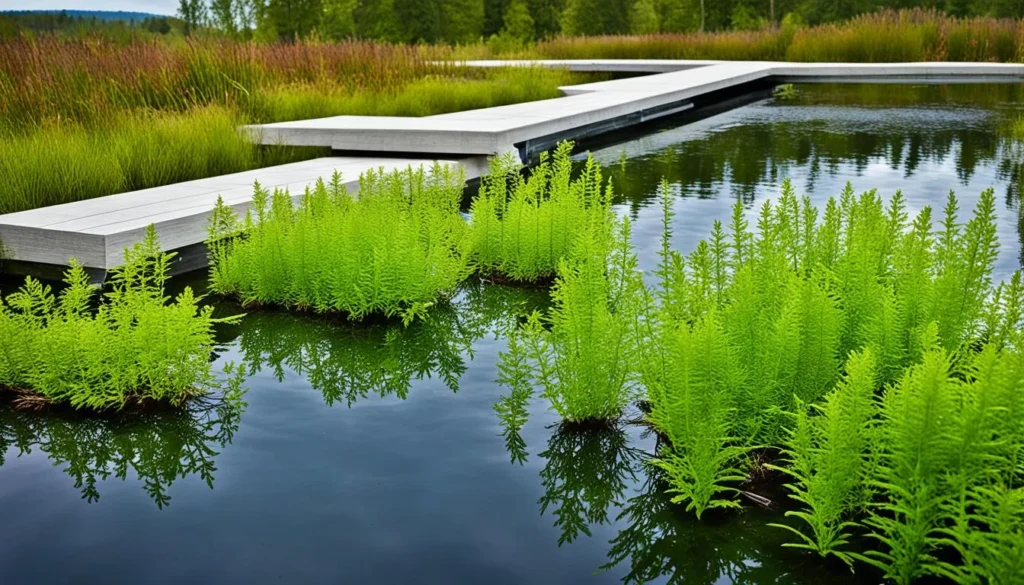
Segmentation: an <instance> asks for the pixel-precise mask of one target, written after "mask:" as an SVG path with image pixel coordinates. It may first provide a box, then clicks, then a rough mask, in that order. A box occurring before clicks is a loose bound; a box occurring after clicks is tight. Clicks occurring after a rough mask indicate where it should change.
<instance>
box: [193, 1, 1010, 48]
mask: <svg viewBox="0 0 1024 585" xmlns="http://www.w3.org/2000/svg"><path fill="white" fill-rule="evenodd" d="M180 3H181V4H180V10H179V13H178V16H179V17H180V18H181V19H182V20H183V21H184V22H185V23H186V31H187V30H189V29H191V30H195V29H196V28H199V27H202V26H210V27H213V28H215V29H218V30H220V31H223V32H224V33H227V34H229V35H233V36H240V37H245V38H257V39H260V40H295V39H299V38H306V37H309V36H312V35H316V36H318V37H320V38H324V39H332V40H337V39H344V38H361V39H376V40H383V41H389V42H396V43H418V42H427V43H438V42H445V43H468V42H474V41H478V40H480V39H482V38H483V39H487V38H491V37H495V36H499V37H505V38H508V39H513V40H518V41H521V42H530V41H534V40H537V39H544V38H549V37H552V36H555V35H559V34H565V35H602V34H629V33H633V34H647V33H655V32H686V31H700V30H705V31H717V30H729V29H740V30H744V29H756V28H762V27H766V26H770V25H772V24H775V23H779V22H781V21H782V20H783V19H784V18H785V19H789V20H791V21H793V22H796V23H801V24H810V25H813V24H821V23H826V22H833V21H839V20H844V19H848V18H851V17H854V16H856V15H858V14H862V13H865V12H871V11H874V10H878V9H881V8H894V9H900V8H926V9H936V10H941V11H945V12H947V13H949V14H951V15H954V16H996V17H1021V16H1024V0H180Z"/></svg>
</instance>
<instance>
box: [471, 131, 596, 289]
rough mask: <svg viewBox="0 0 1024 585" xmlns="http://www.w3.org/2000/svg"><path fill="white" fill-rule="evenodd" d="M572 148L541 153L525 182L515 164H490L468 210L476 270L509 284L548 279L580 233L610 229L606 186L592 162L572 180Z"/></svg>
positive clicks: (498, 161) (564, 146) (562, 146)
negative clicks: (500, 278) (506, 281)
mask: <svg viewBox="0 0 1024 585" xmlns="http://www.w3.org/2000/svg"><path fill="white" fill-rule="evenodd" d="M572 148H573V143H572V142H562V143H560V144H559V145H558V147H557V148H556V149H555V151H554V153H553V155H551V156H549V155H548V153H543V154H542V155H541V159H540V164H538V165H537V166H536V167H535V168H534V169H532V171H531V172H530V176H529V177H528V178H526V179H524V178H523V177H522V176H521V175H520V171H521V167H522V165H520V164H519V163H518V161H515V160H511V159H508V158H496V159H494V160H493V161H492V166H491V173H490V175H488V176H486V177H484V178H482V179H481V182H480V192H479V194H478V195H477V197H476V198H475V199H474V200H473V205H472V209H471V216H472V224H473V233H472V237H473V251H474V254H475V258H476V262H477V264H478V269H479V270H481V271H482V272H484V273H485V274H488V275H492V276H500V277H504V278H508V279H511V280H514V281H524V282H538V281H544V280H547V279H550V278H551V277H553V276H554V275H555V273H556V271H557V269H558V266H559V262H560V261H561V260H562V259H563V258H566V257H567V256H568V255H569V254H570V252H571V250H572V248H573V245H574V243H575V241H576V239H577V238H578V237H579V235H580V234H582V233H585V232H586V231H587V230H589V229H592V228H593V229H598V230H600V229H606V226H607V225H610V223H611V221H612V214H611V207H610V205H611V198H612V193H611V186H610V185H608V186H606V185H604V184H603V180H602V177H601V169H600V167H599V166H598V165H597V163H595V162H594V160H593V158H588V159H587V162H586V164H585V165H584V167H583V170H582V173H581V174H580V176H579V177H577V178H575V179H573V177H572V159H571V154H572Z"/></svg>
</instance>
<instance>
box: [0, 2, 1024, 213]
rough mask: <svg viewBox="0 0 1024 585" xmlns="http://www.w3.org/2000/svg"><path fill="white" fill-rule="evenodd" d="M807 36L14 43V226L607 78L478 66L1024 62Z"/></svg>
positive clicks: (937, 31)
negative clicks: (273, 142)
mask: <svg viewBox="0 0 1024 585" xmlns="http://www.w3.org/2000/svg"><path fill="white" fill-rule="evenodd" d="M514 4H515V3H514ZM758 22H760V21H758ZM798 22H799V19H795V18H789V19H782V22H781V23H779V24H769V23H765V22H760V24H758V25H757V26H754V27H753V29H752V30H717V31H716V32H651V33H650V34H633V35H626V34H618V35H608V34H604V35H601V34H598V33H600V32H601V31H600V30H597V31H596V32H591V33H589V34H593V35H594V36H582V33H581V34H580V35H579V36H570V35H567V34H563V35H561V36H553V37H550V38H549V37H547V36H543V35H541V36H540V37H539V40H536V41H534V40H533V39H534V38H535V37H530V40H529V41H528V42H525V41H524V42H522V43H519V44H508V43H505V44H502V43H495V42H479V41H473V40H472V39H463V40H462V41H460V43H458V44H455V45H447V44H419V45H400V44H389V43H388V42H384V41H377V40H352V39H347V38H346V39H345V40H341V41H337V42H335V41H328V40H324V38H323V37H318V36H317V35H315V34H312V33H310V34H308V35H305V36H302V35H300V36H298V37H296V38H295V39H293V40H292V42H265V41H261V40H260V39H259V38H255V39H254V38H247V37H246V35H244V34H239V33H237V31H236V33H233V34H225V33H224V32H223V31H220V32H218V31H217V30H216V29H215V28H211V27H207V28H202V29H195V30H192V31H191V33H190V35H189V36H184V35H182V34H173V33H169V34H163V35H162V34H152V33H148V32H145V31H144V30H139V31H138V34H135V33H133V34H132V35H131V36H128V37H118V36H117V35H111V34H109V31H107V32H105V29H103V28H99V29H96V30H86V31H85V32H82V31H81V30H78V29H76V30H78V32H75V33H73V34H72V33H67V32H63V33H62V32H59V31H58V32H45V31H39V32H37V31H33V30H29V29H26V30H24V31H21V32H18V33H17V34H13V35H0V182H2V183H3V184H4V185H6V188H5V191H4V193H3V195H2V196H0V214H2V213H11V212H15V211H20V210H24V209H32V208H37V207H42V206H47V205H54V204H59V203H66V202H70V201H78V200H83V199H89V198H92V197H99V196H103V195H110V194H114V193H119V192H125V191H131V190H137V189H144V188H148V187H156V186H161V185H167V184H171V183H175V182H180V181H187V180H193V179H200V178H206V177H211V176H217V175H222V174H227V173H232V172H240V171H244V170H251V169H256V168H262V167H266V166H271V165H277V164H284V163H287V162H294V161H299V160H306V159H309V158H314V157H318V156H325V155H327V154H328V151H327V150H326V149H320V148H298V147H261V146H257V145H254V144H251V143H250V142H249V141H247V139H245V138H244V137H243V136H241V135H240V134H239V133H238V132H237V131H236V128H237V127H238V126H239V125H242V124H249V123H266V122H278V121H288V120H295V119H308V118H318V117H324V116H332V115H392V116H426V115H434V114H442V113H448V112H454V111H462V110H468V109H477V108H486V107H492V106H499V105H506V104H512V103H521V102H526V101H533V100H541V99H549V98H554V97H558V96H559V95H560V92H559V91H558V87H560V86H563V85H570V84H576V83H584V82H586V81H593V80H599V79H604V78H607V76H601V75H596V74H580V73H570V72H567V71H553V70H544V69H540V68H507V69H474V68H468V67H463V66H460V65H459V64H458V61H459V60H464V59H486V58H558V59H577V58H680V59H725V60H728V59H748V60H792V61H868V62H885V61H935V60H940V61H956V60H969V61H1006V62H1019V61H1022V60H1024V21H1021V20H1015V19H1009V18H992V17H988V16H979V17H973V18H956V17H952V16H947V15H945V14H943V13H940V12H937V11H934V10H922V9H914V10H903V11H899V12H896V11H891V10H887V11H882V12H877V13H871V14H865V15H861V16H856V17H854V18H852V19H850V20H846V21H842V22H823V23H821V24H817V25H813V26H807V25H800V24H798ZM734 28H744V27H735V26H734ZM746 28H749V27H746ZM584 32H586V31H584ZM250 36H251V35H250Z"/></svg>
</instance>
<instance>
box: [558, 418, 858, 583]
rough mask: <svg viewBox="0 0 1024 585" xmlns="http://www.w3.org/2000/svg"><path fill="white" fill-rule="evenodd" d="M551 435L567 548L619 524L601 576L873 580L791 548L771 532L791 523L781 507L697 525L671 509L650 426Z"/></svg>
mask: <svg viewBox="0 0 1024 585" xmlns="http://www.w3.org/2000/svg"><path fill="white" fill-rule="evenodd" d="M550 430H551V431H552V432H551V435H550V438H549V440H548V444H547V448H546V450H545V451H544V452H543V453H541V457H543V458H546V463H545V465H544V467H543V469H542V470H541V472H540V479H541V484H542V486H543V488H544V495H543V496H542V497H541V499H540V501H539V504H540V509H541V513H542V514H545V513H549V512H550V514H551V515H552V516H554V518H555V522H554V525H555V527H556V528H557V529H558V530H559V534H560V535H559V538H558V544H559V546H561V545H569V546H579V543H578V542H576V543H575V544H568V543H573V542H574V541H576V540H578V539H579V537H580V535H581V534H583V535H586V536H588V537H591V536H592V535H594V534H597V533H598V530H597V528H598V527H600V526H608V527H616V528H618V532H617V533H616V534H614V536H613V537H612V538H611V539H610V540H609V541H608V548H607V561H606V562H605V563H604V564H602V565H601V566H600V567H595V569H596V570H597V571H598V572H602V573H603V572H614V573H617V574H621V575H622V577H621V579H622V582H623V583H626V584H627V585H642V584H645V583H669V584H679V585H684V584H685V585H713V584H718V583H730V584H735V585H755V584H756V585H766V584H778V585H783V584H785V585H793V584H797V583H812V582H828V583H832V584H837V585H844V584H851V585H852V584H853V583H858V582H864V581H863V579H862V578H863V577H865V576H868V577H869V578H870V577H874V576H875V575H874V574H873V573H872V571H871V570H870V569H869V568H864V569H863V570H861V571H860V572H859V573H858V576H857V577H858V578H855V576H854V575H853V574H852V573H850V571H849V568H848V567H846V566H845V565H843V564H842V563H841V562H839V561H835V562H832V561H823V560H822V559H819V558H817V557H815V556H814V555H807V554H803V553H801V552H794V551H792V550H791V549H785V548H784V547H783V546H782V545H783V543H784V542H786V540H787V538H788V536H789V533H787V532H785V531H783V530H781V529H778V528H773V527H771V526H769V524H770V523H788V522H790V520H789V519H787V518H786V517H785V516H784V510H781V509H775V510H766V509H761V508H757V507H751V506H747V507H745V508H744V509H743V510H741V511H734V510H727V511H715V512H712V513H709V514H706V515H705V517H704V518H703V519H702V520H697V519H696V518H695V517H694V515H693V514H692V513H689V512H687V511H686V510H685V506H683V505H679V504H674V503H672V501H671V497H672V496H671V495H670V494H669V493H668V492H667V490H668V487H669V486H668V484H667V483H666V482H665V480H664V479H663V477H662V475H661V474H660V472H658V470H657V469H655V468H653V467H652V466H651V465H650V464H649V458H650V457H651V456H652V453H654V452H656V451H657V438H656V437H653V436H651V435H652V433H651V431H650V430H648V429H643V430H642V431H641V430H640V427H636V426H630V425H625V426H623V427H610V428H600V429H573V428H566V427H563V426H560V425H556V426H553V427H550ZM605 532H607V531H605ZM822 579H827V581H823V580H822Z"/></svg>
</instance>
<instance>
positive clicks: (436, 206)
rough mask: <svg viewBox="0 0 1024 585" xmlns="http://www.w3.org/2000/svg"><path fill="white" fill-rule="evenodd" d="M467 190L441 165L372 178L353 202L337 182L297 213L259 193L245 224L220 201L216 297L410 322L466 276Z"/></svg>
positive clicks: (280, 196)
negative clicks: (464, 215)
mask: <svg viewBox="0 0 1024 585" xmlns="http://www.w3.org/2000/svg"><path fill="white" fill-rule="evenodd" d="M463 182H464V179H463V175H462V173H461V171H460V172H456V171H454V170H453V169H452V168H451V167H448V166H446V165H442V164H435V165H434V167H433V168H432V169H431V170H430V171H429V172H427V171H425V170H424V169H423V168H422V167H421V168H419V169H413V168H412V167H410V168H409V169H407V170H406V171H404V172H398V171H396V172H393V173H390V174H389V173H384V172H383V171H379V172H378V171H370V172H368V173H366V174H365V175H364V176H362V177H360V180H359V183H360V186H359V196H358V198H357V197H355V196H353V195H352V194H350V193H348V192H347V190H346V189H345V186H344V184H343V183H342V182H341V176H340V175H339V174H337V173H335V175H334V177H333V178H332V179H331V181H330V183H325V182H323V181H318V182H317V184H316V186H315V187H314V188H312V189H307V191H306V192H305V194H303V195H302V197H301V200H300V201H299V204H298V206H296V205H294V204H293V202H292V197H291V195H289V193H288V192H286V191H280V190H275V192H274V193H273V194H270V193H268V192H267V191H266V190H264V189H262V188H260V187H259V185H257V186H256V194H255V196H254V198H253V206H252V210H251V212H250V213H247V214H246V217H245V219H244V220H243V221H239V220H238V218H237V217H236V215H235V214H234V212H233V211H232V210H231V208H230V207H228V206H227V205H226V204H225V203H224V202H223V201H219V202H218V204H217V208H216V209H215V210H214V213H213V216H212V218H211V224H210V227H209V239H208V241H207V245H208V246H209V249H210V287H211V289H212V290H213V291H215V292H217V293H219V294H223V295H231V296H235V297H238V298H239V299H240V300H241V301H242V302H243V303H245V304H256V305H266V304H273V305H280V306H284V307H289V308H297V309H309V310H313V311H316V312H341V313H344V314H346V315H348V316H350V317H352V318H355V319H360V318H363V317H366V316H367V315H371V314H382V315H385V316H388V317H391V316H395V315H404V316H409V317H411V316H413V315H415V314H416V313H418V312H419V311H421V310H423V309H424V308H425V307H426V306H428V305H429V304H431V303H433V302H435V301H436V300H438V299H439V298H441V297H444V296H446V295H448V294H450V293H451V292H452V291H454V289H455V287H456V286H457V285H458V284H459V283H460V282H461V281H462V280H463V279H464V278H465V277H466V276H467V275H468V274H469V272H470V264H469V253H468V244H469V238H467V237H466V231H467V230H468V226H467V225H466V222H465V220H463V219H462V216H461V215H460V214H459V203H460V200H461V194H462V185H463Z"/></svg>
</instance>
